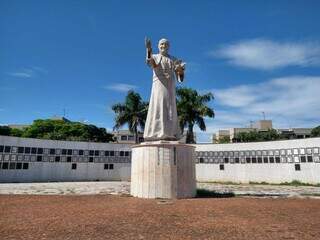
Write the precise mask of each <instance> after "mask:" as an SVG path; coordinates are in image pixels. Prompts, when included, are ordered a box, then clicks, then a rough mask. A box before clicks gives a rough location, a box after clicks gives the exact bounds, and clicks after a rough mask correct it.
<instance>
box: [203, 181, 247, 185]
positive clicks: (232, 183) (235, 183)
mask: <svg viewBox="0 0 320 240" xmlns="http://www.w3.org/2000/svg"><path fill="white" fill-rule="evenodd" d="M198 183H215V184H223V185H241V184H242V183H239V182H231V181H226V182H219V181H205V182H198Z"/></svg>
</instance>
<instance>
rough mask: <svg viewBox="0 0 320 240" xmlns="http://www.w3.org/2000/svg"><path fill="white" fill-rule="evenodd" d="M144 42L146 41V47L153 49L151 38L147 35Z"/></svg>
mask: <svg viewBox="0 0 320 240" xmlns="http://www.w3.org/2000/svg"><path fill="white" fill-rule="evenodd" d="M144 42H145V45H146V48H147V49H151V40H150V39H149V38H147V37H146V38H145V40H144Z"/></svg>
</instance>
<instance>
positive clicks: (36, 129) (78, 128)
mask: <svg viewBox="0 0 320 240" xmlns="http://www.w3.org/2000/svg"><path fill="white" fill-rule="evenodd" d="M0 135H7V136H17V137H27V138H40V139H51V140H69V141H88V142H110V141H113V135H112V134H110V133H107V131H106V129H105V128H98V127H96V126H95V125H87V124H83V123H80V122H67V121H63V120H52V119H45V120H43V119H38V120H35V121H34V122H33V124H32V125H30V126H29V127H26V128H24V129H22V130H20V129H15V128H9V127H6V126H2V127H0Z"/></svg>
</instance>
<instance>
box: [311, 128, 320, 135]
mask: <svg viewBox="0 0 320 240" xmlns="http://www.w3.org/2000/svg"><path fill="white" fill-rule="evenodd" d="M311 136H312V137H320V126H318V127H315V128H314V129H312V131H311Z"/></svg>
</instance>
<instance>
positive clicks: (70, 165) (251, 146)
mask: <svg viewBox="0 0 320 240" xmlns="http://www.w3.org/2000/svg"><path fill="white" fill-rule="evenodd" d="M195 147H196V158H195V162H196V179H197V180H198V181H218V182H227V181H231V182H269V183H282V182H291V181H293V180H298V181H301V182H306V183H320V160H319V151H320V138H309V139H299V140H286V141H274V142H258V143H232V144H196V145H195ZM130 175H131V145H129V144H118V143H89V142H74V141H52V140H41V139H30V138H17V137H8V136H0V182H34V181H38V182H46V181H96V180H98V181H121V180H130Z"/></svg>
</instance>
